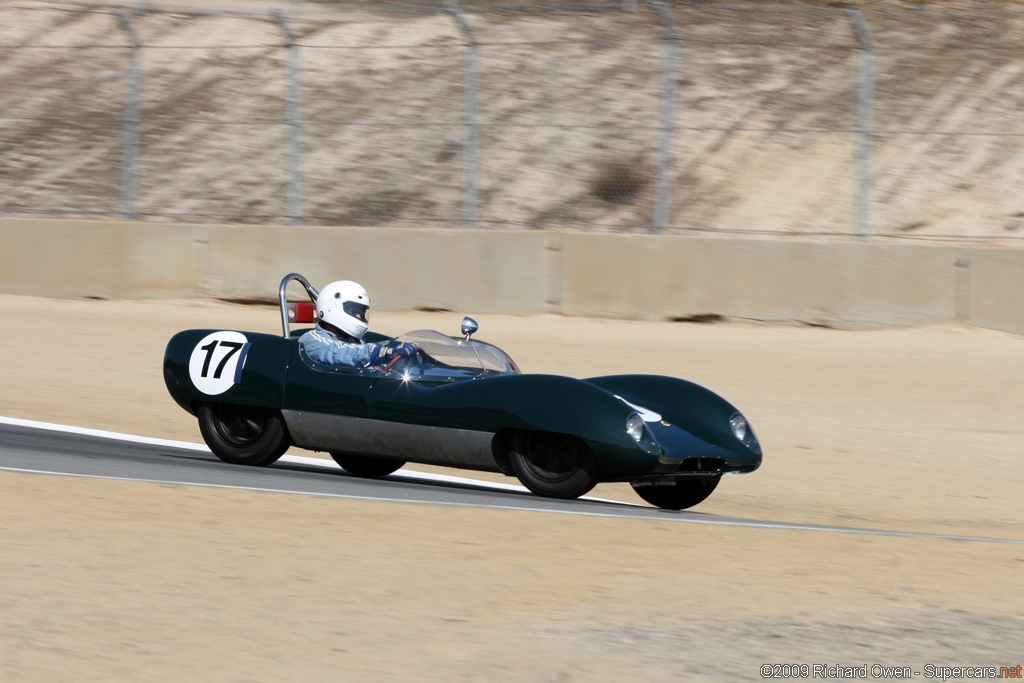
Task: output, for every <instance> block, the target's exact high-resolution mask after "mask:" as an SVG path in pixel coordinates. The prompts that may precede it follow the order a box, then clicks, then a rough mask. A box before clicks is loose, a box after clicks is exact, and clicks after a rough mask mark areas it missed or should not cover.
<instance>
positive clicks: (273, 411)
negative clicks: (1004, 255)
mask: <svg viewBox="0 0 1024 683" xmlns="http://www.w3.org/2000/svg"><path fill="white" fill-rule="evenodd" d="M293 280H297V281H299V282H300V283H301V284H302V286H303V287H304V288H305V290H306V293H307V294H308V295H309V298H310V299H311V300H312V301H313V302H315V301H316V297H317V291H316V290H315V289H314V288H313V287H312V286H311V285H310V284H309V282H308V281H307V280H306V279H305V278H304V277H302V276H301V275H298V274H296V273H291V274H289V275H287V276H286V277H285V278H284V279H283V280H282V281H281V285H280V287H279V299H280V302H281V317H282V328H283V334H282V335H281V336H277V335H271V334H263V333H254V332H240V331H233V330H186V331H184V332H179V333H178V334H176V335H174V337H173V338H172V339H171V340H170V342H169V343H168V345H167V351H166V354H165V357H164V380H165V382H166V384H167V389H168V391H169V392H170V394H171V396H172V397H173V398H174V400H175V401H176V402H177V403H178V405H180V406H181V407H182V408H184V409H185V410H187V411H188V412H190V413H192V414H193V415H195V416H197V417H198V419H199V428H200V431H201V432H202V435H203V439H204V440H205V441H206V444H207V445H208V446H209V447H210V450H211V451H213V453H214V454H215V455H216V456H217V457H218V458H220V459H221V460H224V461H225V462H229V463H234V464H240V465H254V466H263V465H269V464H271V463H273V462H275V461H276V460H277V459H278V458H279V457H280V456H281V455H282V454H283V453H284V452H285V451H286V450H287V449H288V448H289V447H290V446H292V445H296V446H299V447H302V448H307V449H311V450H315V451H327V452H329V453H330V454H331V456H332V457H333V458H334V459H335V461H337V463H338V464H339V465H341V467H342V468H344V469H345V470H347V471H348V472H349V473H351V474H354V475H357V476H363V477H381V476H385V475H387V474H390V473H391V472H394V471H395V470H397V469H398V468H400V467H401V466H402V465H404V464H405V463H406V462H418V463H426V464H430V465H444V466H449V467H458V468H464V469H473V470H484V471H491V472H502V473H504V474H506V475H509V476H515V477H518V478H519V480H520V481H521V482H522V483H523V485H525V486H526V487H527V488H528V489H530V490H531V491H533V492H534V493H536V494H538V495H541V496H549V497H554V498H576V497H578V496H581V495H583V494H584V493H586V492H587V491H589V490H590V489H591V488H593V487H594V485H595V484H597V483H599V482H612V481H623V482H627V481H628V482H629V483H630V484H631V485H632V486H633V488H634V490H636V492H637V493H638V494H639V495H640V497H641V498H643V499H644V500H645V501H647V502H649V503H651V504H652V505H656V506H658V507H662V508H666V509H672V510H680V509H684V508H688V507H691V506H693V505H696V504H698V503H700V502H701V501H703V500H704V499H705V498H707V497H708V496H709V495H711V493H712V492H713V491H714V490H715V487H717V486H718V482H719V481H720V479H721V478H722V475H723V474H727V473H743V472H752V471H754V470H756V469H757V468H758V466H759V465H760V464H761V446H760V444H759V443H758V440H757V437H756V436H755V435H754V431H753V429H751V427H750V425H749V424H748V423H747V421H746V419H745V418H744V417H743V415H742V414H741V413H740V412H739V411H737V410H736V408H734V407H733V406H732V405H731V404H729V403H728V402H727V401H725V400H724V399H722V398H721V397H719V396H718V395H716V394H714V393H712V392H711V391H708V390H707V389H705V388H703V387H701V386H698V385H696V384H693V383H692V382H687V381H685V380H681V379H676V378H672V377H663V376H656V375H615V376H608V377H594V378H591V379H584V380H580V379H573V378H570V377H562V376H558V375H539V374H523V373H521V372H520V371H519V368H518V367H517V366H516V364H515V362H514V361H513V360H512V359H511V358H509V357H508V355H506V354H505V353H504V352H503V351H502V350H501V349H499V348H498V347H496V346H492V345H490V344H487V343H485V342H481V341H476V340H474V339H472V334H473V332H475V331H476V327H477V326H476V323H475V322H474V321H473V320H472V319H470V318H466V319H464V320H463V325H462V335H461V336H459V337H449V336H446V335H443V334H440V333H438V332H434V331H429V330H418V331H415V332H409V333H407V334H404V335H401V336H399V337H396V338H394V340H391V339H389V338H387V337H385V336H383V335H378V334H373V333H367V334H366V337H365V339H366V341H369V342H375V343H378V344H391V343H399V342H409V343H412V344H415V345H416V347H418V349H419V353H416V354H415V355H414V356H412V357H410V358H401V359H399V360H398V361H397V362H396V363H394V364H393V365H391V366H388V367H386V368H370V367H365V368H347V367H337V366H323V365H318V364H317V363H315V362H313V361H312V360H311V359H310V358H308V357H307V356H306V355H305V353H304V351H303V349H302V347H301V345H300V344H299V342H298V337H299V336H300V334H301V332H302V331H303V330H299V331H295V332H292V330H291V326H292V325H293V324H295V323H302V322H311V321H312V305H311V304H304V303H299V304H290V303H288V302H287V299H286V288H287V285H288V284H289V282H291V281H293Z"/></svg>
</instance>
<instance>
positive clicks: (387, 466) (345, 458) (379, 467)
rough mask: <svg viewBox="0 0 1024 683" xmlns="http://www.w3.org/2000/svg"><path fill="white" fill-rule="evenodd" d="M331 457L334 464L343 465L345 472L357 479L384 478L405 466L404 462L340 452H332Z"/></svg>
mask: <svg viewBox="0 0 1024 683" xmlns="http://www.w3.org/2000/svg"><path fill="white" fill-rule="evenodd" d="M331 457H332V458H334V462H336V463H338V464H339V465H341V468H342V469H343V470H345V471H346V472H348V473H349V474H354V475H356V476H357V477H371V478H372V477H383V476H385V475H388V474H391V473H392V472H394V471H395V470H397V469H399V468H400V467H402V465H404V464H405V462H404V461H402V460H385V459H384V458H370V457H367V456H365V455H352V454H351V453H340V452H338V451H331Z"/></svg>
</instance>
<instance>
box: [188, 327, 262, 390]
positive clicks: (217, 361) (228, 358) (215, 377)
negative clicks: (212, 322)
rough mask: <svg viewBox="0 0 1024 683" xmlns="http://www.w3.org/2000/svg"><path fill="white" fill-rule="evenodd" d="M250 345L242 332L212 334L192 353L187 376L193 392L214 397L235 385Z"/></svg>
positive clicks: (204, 338) (197, 345)
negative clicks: (193, 389)
mask: <svg viewBox="0 0 1024 683" xmlns="http://www.w3.org/2000/svg"><path fill="white" fill-rule="evenodd" d="M249 346H250V344H249V341H248V340H247V339H246V338H245V335H244V334H242V333H241V332H213V333H212V334H208V335H206V336H205V337H203V338H202V340H200V342H199V343H198V344H196V347H195V348H194V349H192V357H191V358H189V361H188V374H189V377H191V378H192V384H194V385H195V386H196V389H198V390H199V391H201V392H203V393H204V394H209V395H210V396H215V395H217V394H223V393H224V392H225V391H227V390H228V389H230V388H231V387H232V386H234V385H235V384H237V383H238V381H239V380H240V378H241V376H242V368H243V367H245V357H246V356H247V355H248V353H249Z"/></svg>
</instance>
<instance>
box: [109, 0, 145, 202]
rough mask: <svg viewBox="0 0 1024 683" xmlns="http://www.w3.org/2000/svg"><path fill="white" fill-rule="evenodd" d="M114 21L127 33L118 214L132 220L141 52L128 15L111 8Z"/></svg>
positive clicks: (137, 139)
mask: <svg viewBox="0 0 1024 683" xmlns="http://www.w3.org/2000/svg"><path fill="white" fill-rule="evenodd" d="M114 16H116V17H117V23H118V24H120V25H121V30H122V31H124V33H125V35H126V36H128V68H127V71H126V73H125V82H124V89H125V92H124V128H123V132H122V134H121V137H122V141H121V217H122V218H124V219H125V220H134V219H135V218H137V217H138V215H137V213H136V208H135V202H136V194H137V187H136V183H137V167H138V162H139V128H140V127H141V119H142V105H141V102H140V100H141V99H142V53H141V48H140V46H139V37H138V35H137V34H136V33H135V28H134V27H133V26H132V23H131V20H130V19H128V15H127V14H125V13H124V12H122V11H121V10H114Z"/></svg>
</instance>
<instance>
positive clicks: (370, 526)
mask: <svg viewBox="0 0 1024 683" xmlns="http://www.w3.org/2000/svg"><path fill="white" fill-rule="evenodd" d="M277 320H278V318H277V316H276V312H275V311H274V310H273V309H271V308H264V307H246V306H236V305H227V304H220V303H213V302H205V301H180V302H148V301H147V302H111V301H53V300H42V299H33V298H28V297H0V321H2V322H0V386H2V387H3V392H2V393H0V414H2V415H7V416H13V417H22V418H28V419H35V420H44V421H50V422H60V423H66V424H73V425H78V426H82V427H93V428H99V429H108V430H113V431H122V432H130V433H134V434H141V435H146V436H155V437H165V438H174V439H183V440H188V441H199V435H198V429H197V428H196V425H195V424H194V420H193V419H192V418H191V416H189V415H187V414H185V413H184V412H183V411H181V410H180V409H179V408H178V407H177V406H175V405H174V404H173V402H172V401H171V400H170V398H169V397H168V396H167V394H166V390H165V389H164V387H163V382H162V378H161V368H160V361H161V357H162V353H163V347H164V345H165V344H166V341H167V339H168V338H169V337H170V336H171V335H172V334H173V333H174V332H176V331H178V330H181V329H185V328H190V327H225V328H238V329H246V330H259V331H268V332H273V331H274V330H275V326H276V325H277ZM480 323H481V332H480V335H479V336H480V337H481V338H484V339H487V340H488V341H491V342H493V343H496V344H498V345H499V346H502V347H503V348H505V349H506V350H507V351H508V352H509V353H510V354H511V355H512V356H513V357H514V358H516V360H517V361H518V362H519V364H520V365H521V367H522V368H523V370H524V371H527V372H557V373H560V374H567V375H572V376H578V377H583V376H591V375H595V374H605V373H618V372H656V373H660V374H670V375H676V376H680V377H686V378H688V379H691V380H693V381H696V382H698V383H701V384H703V385H705V386H708V387H710V388H712V389H714V390H715V391H717V392H718V393H720V394H722V395H723V396H725V397H727V398H728V399H729V400H730V401H732V402H733V403H735V404H736V405H738V406H739V407H741V409H742V410H743V411H744V413H745V414H746V415H747V416H748V417H749V418H750V419H751V421H752V423H753V425H754V427H755V428H756V429H757V431H758V435H759V437H760V439H761V440H762V442H763V443H764V446H765V452H766V455H765V464H764V466H763V468H762V469H761V470H760V471H758V472H756V473H754V474H752V475H748V476H741V477H729V478H727V479H726V480H725V481H724V482H723V484H722V486H720V487H719V490H718V491H716V493H715V494H714V495H713V496H712V497H711V498H710V499H709V500H708V501H707V502H706V503H705V504H703V505H702V506H701V507H700V508H699V511H700V512H702V513H705V514H707V515H708V516H709V517H711V516H737V517H747V518H755V519H761V520H775V521H787V522H808V523H818V524H842V525H847V526H855V527H865V528H885V529H895V530H905V531H930V532H938V533H947V534H965V535H972V536H997V537H1004V538H1016V539H1024V522H1022V521H1021V520H1022V519H1024V514H1022V513H1024V503H1022V502H1021V496H1020V491H1021V490H1022V484H1024V473H1022V470H1021V468H1020V465H1019V463H1020V456H1021V455H1022V447H1021V446H1020V442H1021V439H1020V436H1021V428H1020V426H1019V415H1020V414H1021V412H1022V409H1024V386H1022V380H1021V378H1022V377H1024V372H1021V371H1022V370H1024V361H1022V358H1024V355H1022V351H1024V339H1021V338H1019V337H1014V336H1011V335H1006V334H1001V333H996V332H991V331H985V330H978V329H973V328H968V327H939V328H926V329H911V330H891V331H883V332H840V331H835V330H827V329H815V328H779V327H757V326H739V325H703V326H702V325H682V324H669V323H643V322H621V321H604V320H580V319H567V318H558V317H547V316H539V317H529V318H516V317H508V316H485V317H481V318H480ZM457 324H458V316H456V315H454V314H388V313H378V314H377V315H376V316H375V317H374V328H375V329H377V330H379V331H382V332H385V333H392V334H397V333H400V332H403V331H406V330H409V329H416V328H422V327H429V328H437V329H440V330H442V331H454V329H455V326H456V325H457ZM296 452H299V451H296ZM449 473H454V472H449ZM0 489H2V492H0V529H2V534H0V605H2V609H3V614H4V618H3V619H2V620H0V678H2V679H3V680H14V681H49V680H57V679H63V678H67V677H68V672H74V677H75V678H76V679H79V680H138V679H146V680H182V679H184V680H189V679H191V680H196V679H209V680H293V679H296V678H299V677H300V676H301V677H303V678H314V679H324V680H386V681H390V680H395V681H397V680H427V681H434V680H436V681H449V680H513V681H518V680H522V681H537V680H553V681H570V680H607V681H613V680H614V681H622V680H645V681H659V680H666V681H667V680H673V681H675V680H752V679H755V678H758V677H759V676H758V666H759V664H760V663H763V662H790V663H800V662H806V663H813V662H819V663H821V662H824V663H828V664H829V665H836V664H840V665H844V666H861V665H863V664H865V663H868V664H869V665H870V664H873V663H880V664H884V665H887V666H897V665H900V666H902V665H906V666H912V667H914V668H915V669H916V670H918V671H923V667H924V665H926V664H929V663H930V664H935V665H947V666H955V665H965V664H970V665H976V666H989V665H992V666H1015V665H1016V664H1017V663H1019V662H1017V661H1016V660H1014V659H1013V658H1014V657H1019V643H1020V642H1021V637H1022V636H1024V621H1022V620H1021V619H1020V617H1019V616H1018V615H1019V614H1020V613H1021V608H1022V607H1024V604H1022V601H1021V598H1020V596H1019V591H1018V590H1016V587H1017V586H1018V584H1019V575H1020V571H1021V568H1022V564H1021V563H1022V562H1024V550H1022V548H1021V546H1014V545H999V544H989V543H965V542H953V541H941V540H927V539H909V538H899V537H879V536H856V535H838V534H826V533H818V532H801V531H786V530H780V529H744V528H727V527H719V526H705V525H697V524H682V523H677V522H669V521H666V522H640V521H629V520H607V519H591V518H576V517H569V516H563V515H552V514H542V513H528V512H513V511H495V510H490V511H488V510H472V509H451V508H440V507H432V506H413V505H396V504H390V503H377V502H358V501H347V500H337V499H317V498H306V497H300V496H288V495H279V494H267V493H256V492H244V491H219V490H209V489H200V488H192V487H175V486H157V485H148V484H141V483H131V482H106V481H93V480H80V479H64V478H58V477H47V476H38V475H28V474H16V473H6V472H5V473H0ZM595 493H596V494H597V495H601V496H604V497H609V498H620V499H623V500H630V501H632V502H637V501H638V499H637V498H636V497H635V496H634V494H633V493H632V491H631V490H630V489H629V487H628V486H626V485H602V486H601V487H598V489H597V490H596V491H595ZM721 653H728V654H721Z"/></svg>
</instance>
